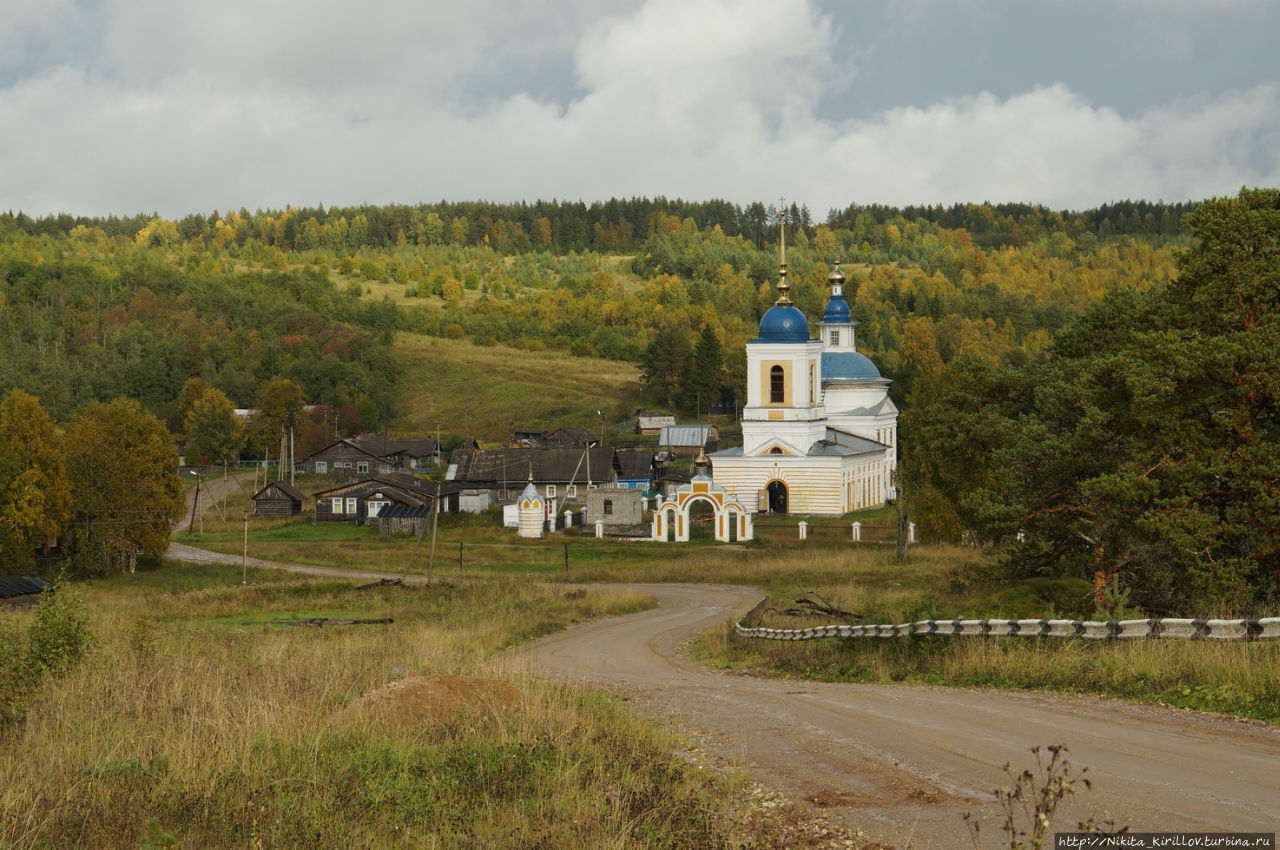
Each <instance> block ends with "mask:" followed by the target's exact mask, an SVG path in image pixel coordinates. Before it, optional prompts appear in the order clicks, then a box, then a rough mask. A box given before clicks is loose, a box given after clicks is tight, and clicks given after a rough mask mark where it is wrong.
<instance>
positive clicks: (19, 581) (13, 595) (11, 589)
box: [0, 573, 53, 607]
mask: <svg viewBox="0 0 1280 850" xmlns="http://www.w3.org/2000/svg"><path fill="white" fill-rule="evenodd" d="M51 587H53V585H52V584H50V583H49V582H48V581H46V580H45V579H43V578H41V577H40V576H38V575H36V574H34V573H23V574H22V575H17V576H0V605H4V606H9V605H12V606H14V607H17V606H19V605H34V604H36V602H37V601H39V599H40V594H41V593H43V592H44V591H46V590H48V589H49V588H51Z"/></svg>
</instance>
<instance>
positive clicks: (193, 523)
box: [187, 472, 203, 534]
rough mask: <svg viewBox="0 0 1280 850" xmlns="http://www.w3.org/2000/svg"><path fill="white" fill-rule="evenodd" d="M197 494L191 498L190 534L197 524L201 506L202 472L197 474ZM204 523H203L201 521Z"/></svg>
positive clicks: (188, 530) (188, 532) (188, 529)
mask: <svg viewBox="0 0 1280 850" xmlns="http://www.w3.org/2000/svg"><path fill="white" fill-rule="evenodd" d="M195 475H196V495H195V498H194V499H192V500H191V521H190V522H188V523H187V534H190V533H191V531H192V529H194V528H195V526H196V508H197V507H199V506H200V473H199V472H197V473H196V474H195ZM201 525H203V523H201Z"/></svg>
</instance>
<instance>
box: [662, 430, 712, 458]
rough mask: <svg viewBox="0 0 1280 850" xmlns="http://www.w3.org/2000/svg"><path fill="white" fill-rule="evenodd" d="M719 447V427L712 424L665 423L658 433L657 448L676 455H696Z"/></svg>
mask: <svg viewBox="0 0 1280 850" xmlns="http://www.w3.org/2000/svg"><path fill="white" fill-rule="evenodd" d="M719 447H720V429H718V428H717V427H716V426H714V425H666V426H664V427H663V428H662V430H661V431H660V432H659V433H658V448H659V449H662V450H664V451H668V452H670V453H671V454H673V455H675V456H676V457H697V456H698V455H700V454H702V453H704V452H713V451H715V450H716V449H718V448H719Z"/></svg>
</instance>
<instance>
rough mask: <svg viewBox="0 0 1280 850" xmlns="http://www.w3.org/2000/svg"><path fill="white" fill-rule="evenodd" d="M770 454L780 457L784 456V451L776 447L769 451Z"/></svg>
mask: <svg viewBox="0 0 1280 850" xmlns="http://www.w3.org/2000/svg"><path fill="white" fill-rule="evenodd" d="M769 454H771V455H780V454H782V449H780V448H778V447H777V446H774V447H773V448H771V449H769Z"/></svg>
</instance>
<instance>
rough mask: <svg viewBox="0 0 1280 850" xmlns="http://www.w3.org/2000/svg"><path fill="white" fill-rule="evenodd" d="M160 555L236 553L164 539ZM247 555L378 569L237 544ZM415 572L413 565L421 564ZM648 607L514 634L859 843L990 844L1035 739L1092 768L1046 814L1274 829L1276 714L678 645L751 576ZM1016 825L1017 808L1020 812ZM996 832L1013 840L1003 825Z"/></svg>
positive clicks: (1065, 822)
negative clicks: (701, 652)
mask: <svg viewBox="0 0 1280 850" xmlns="http://www.w3.org/2000/svg"><path fill="white" fill-rule="evenodd" d="M169 556H170V557H173V558H178V559H180V560H187V561H195V562H221V563H228V564H239V563H240V559H239V558H238V557H237V556H234V555H219V554H215V553H212V552H206V551H204V550H201V549H196V548H194V547H190V546H182V545H180V544H174V545H172V546H171V547H170V550H169ZM249 564H250V566H255V567H265V568H274V569H285V570H291V571H295V572H301V573H309V574H312V575H328V576H343V577H349V578H353V579H364V580H370V579H377V578H380V577H383V576H385V575H387V574H384V573H377V572H355V571H350V570H340V569H326V568H322V567H308V566H300V565H291V564H281V563H277V562H272V561H263V560H259V559H256V558H250V559H249ZM415 578H416V577H415ZM633 587H635V588H636V589H638V590H643V591H645V592H647V593H650V594H652V595H653V596H654V597H655V598H656V599H657V600H658V602H659V603H660V604H659V606H658V607H657V608H654V609H651V610H649V611H643V612H640V613H637V614H631V615H628V616H625V617H614V618H610V619H606V620H599V621H595V622H592V623H586V624H582V625H579V626H575V627H572V628H570V629H568V630H566V631H564V632H561V633H559V634H556V635H551V636H549V637H546V638H543V639H541V640H538V641H536V642H534V643H531V644H528V645H527V646H525V647H523V648H521V650H520V651H519V655H520V656H521V657H522V658H523V659H525V660H526V661H527V663H528V665H529V667H530V669H532V670H533V671H535V672H540V673H543V674H546V675H551V676H557V677H563V678H565V679H569V680H572V681H575V682H580V683H584V684H588V685H592V686H595V687H601V688H607V689H612V690H618V691H621V692H623V693H624V694H626V695H628V696H629V697H630V698H631V699H632V701H633V704H635V705H637V706H638V707H640V708H641V709H642V710H644V711H646V712H647V713H649V714H650V715H652V716H655V717H657V718H658V719H660V720H672V721H674V722H676V723H678V725H679V727H680V728H681V729H682V730H685V731H689V730H691V731H693V732H695V733H697V734H699V735H700V736H702V738H703V740H704V745H705V746H706V747H707V748H709V749H711V750H713V751H715V752H717V753H718V755H719V756H721V757H722V758H724V759H726V760H727V761H729V762H730V763H731V764H734V765H736V766H738V767H740V768H741V769H743V770H745V771H746V772H747V773H749V774H750V775H751V776H752V777H754V778H755V779H756V780H757V781H759V782H761V783H762V784H764V785H766V786H768V787H771V788H776V789H778V790H779V791H781V792H782V793H784V794H786V795H787V796H788V797H790V798H791V799H794V800H805V801H807V802H809V803H812V804H814V805H815V806H817V807H819V808H821V809H823V810H825V812H826V813H827V814H828V815H829V816H830V817H831V819H832V820H835V821H841V822H843V823H844V824H846V825H847V826H849V827H850V828H851V829H856V830H858V831H859V832H861V833H862V834H863V835H864V836H865V837H866V839H867V840H874V841H879V842H883V843H884V844H886V845H892V846H897V847H915V848H921V850H925V848H942V850H953V848H960V847H970V846H972V845H971V844H970V842H969V839H968V836H967V834H966V831H965V825H964V821H963V815H964V813H965V812H972V813H974V815H975V816H976V817H978V819H979V820H980V821H981V823H982V824H983V834H984V835H985V836H986V838H987V840H986V846H998V845H999V844H1000V839H1001V837H1002V836H1003V833H1001V832H1000V829H999V828H1000V822H1001V820H1000V815H999V812H998V811H997V810H996V808H995V806H994V804H993V803H992V802H991V801H992V792H993V790H994V789H995V788H997V787H999V786H1001V785H1006V784H1008V779H1007V777H1006V775H1005V773H1004V771H1003V767H1004V765H1005V764H1012V765H1013V766H1014V767H1015V768H1016V769H1018V770H1021V769H1022V768H1028V767H1033V766H1034V757H1033V756H1032V755H1031V753H1030V748H1031V747H1033V746H1041V747H1043V746H1045V745H1048V744H1065V745H1066V746H1067V747H1068V748H1069V750H1070V754H1069V758H1070V761H1071V762H1072V765H1073V768H1075V769H1078V768H1081V767H1087V768H1088V774H1087V775H1088V777H1089V778H1090V779H1091V780H1092V782H1093V784H1094V789H1095V791H1094V792H1088V791H1085V790H1084V789H1083V788H1080V789H1079V793H1078V794H1077V795H1076V797H1075V798H1074V799H1071V800H1068V801H1067V802H1066V803H1064V804H1063V806H1062V807H1061V808H1060V809H1059V815H1058V818H1057V819H1056V821H1055V823H1056V824H1057V826H1058V828H1059V829H1062V830H1068V829H1071V828H1073V827H1074V825H1075V823H1076V822H1077V821H1080V820H1084V819H1086V818H1090V817H1092V818H1094V819H1096V820H1097V821H1099V822H1101V821H1104V820H1106V819H1108V818H1111V819H1113V820H1114V822H1115V824H1116V825H1117V826H1123V825H1127V826H1128V827H1129V828H1130V830H1131V831H1136V832H1168V831H1213V832H1274V831H1276V830H1277V827H1278V826H1280V727H1277V726H1272V725H1267V724H1262V723H1255V722H1250V721H1240V720H1232V719H1227V718H1222V717H1218V716H1214V715H1207V714H1200V713H1196V712H1188V711H1180V710H1177V709H1173V708H1166V707H1162V706H1138V705H1130V704H1128V703H1124V702H1121V701H1118V700H1111V699H1105V698H1099V697H1087V696H1070V695H1058V694H1027V693H1013V692H1003V691H983V690H969V689H960V688H935V687H918V686H905V685H856V684H824V683H820V682H806V681H796V680H789V679H768V678H758V677H752V676H743V675H739V674H734V673H731V672H724V671H715V670H709V669H707V668H706V667H703V666H702V665H700V664H697V663H695V662H692V661H690V660H688V659H687V658H685V657H684V656H683V654H682V652H681V647H682V645H684V644H686V643H687V642H688V641H689V640H690V639H692V637H693V636H695V635H697V634H698V633H700V632H701V631H702V630H704V629H707V628H709V627H712V626H715V625H717V624H721V623H724V622H726V621H729V620H730V619H732V618H736V617H738V616H740V615H741V614H742V613H744V612H746V611H748V610H749V609H751V608H752V607H753V606H754V605H755V604H756V602H757V601H759V599H760V593H759V592H758V591H756V590H753V589H751V588H745V587H728V586H719V585H702V584H686V585H673V584H644V585H633ZM1023 823H1025V821H1023ZM1006 842H1007V839H1006Z"/></svg>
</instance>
